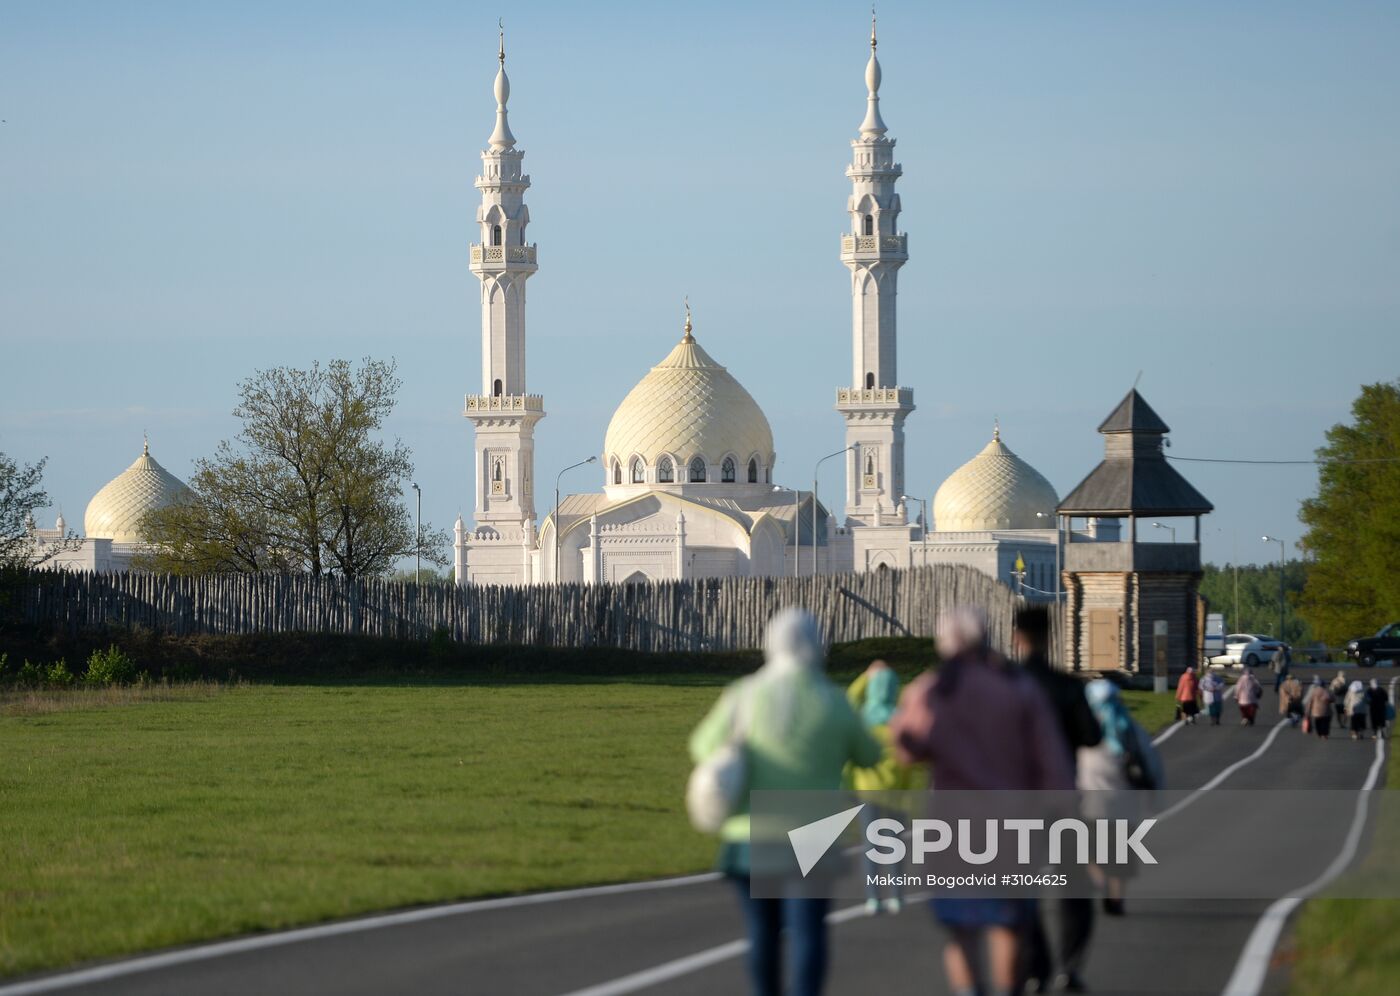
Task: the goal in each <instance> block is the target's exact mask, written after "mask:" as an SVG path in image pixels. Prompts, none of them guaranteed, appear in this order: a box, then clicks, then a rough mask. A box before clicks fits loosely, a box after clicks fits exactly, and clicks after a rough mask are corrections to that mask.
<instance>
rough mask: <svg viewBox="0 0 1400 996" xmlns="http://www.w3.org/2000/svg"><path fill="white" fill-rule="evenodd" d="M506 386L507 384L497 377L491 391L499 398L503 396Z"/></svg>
mask: <svg viewBox="0 0 1400 996" xmlns="http://www.w3.org/2000/svg"><path fill="white" fill-rule="evenodd" d="M504 386H505V385H503V384H502V383H501V379H500V378H499V377H497V378H496V382H495V383H494V384H492V385H491V393H492V394H494V395H495V396H496V397H498V398H499V397H500V396H501V391H502V389H503V388H504Z"/></svg>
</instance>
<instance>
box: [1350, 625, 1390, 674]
mask: <svg viewBox="0 0 1400 996" xmlns="http://www.w3.org/2000/svg"><path fill="white" fill-rule="evenodd" d="M1347 656H1348V657H1350V658H1351V659H1352V660H1354V661H1356V663H1357V664H1359V665H1360V666H1361V667H1375V666H1376V661H1385V660H1391V661H1393V660H1395V659H1396V658H1400V623H1390V624H1389V625H1388V626H1382V627H1381V628H1380V632H1378V633H1377V634H1376V635H1375V636H1363V637H1361V638H1360V639H1359V640H1352V641H1351V642H1350V643H1348V644H1347Z"/></svg>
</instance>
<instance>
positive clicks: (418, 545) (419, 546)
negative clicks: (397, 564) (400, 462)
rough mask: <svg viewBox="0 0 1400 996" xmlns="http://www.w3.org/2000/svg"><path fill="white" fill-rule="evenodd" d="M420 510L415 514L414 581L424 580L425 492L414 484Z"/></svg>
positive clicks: (420, 581)
mask: <svg viewBox="0 0 1400 996" xmlns="http://www.w3.org/2000/svg"><path fill="white" fill-rule="evenodd" d="M413 494H414V496H415V497H416V498H417V505H418V510H417V511H416V512H415V513H414V516H413V583H414V584H422V582H423V492H422V490H421V489H419V487H418V485H416V484H415V485H414V486H413Z"/></svg>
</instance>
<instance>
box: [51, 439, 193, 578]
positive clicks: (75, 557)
mask: <svg viewBox="0 0 1400 996" xmlns="http://www.w3.org/2000/svg"><path fill="white" fill-rule="evenodd" d="M187 490H188V488H186V486H185V483H184V482H183V481H181V480H180V479H179V478H178V477H176V476H175V475H174V474H172V473H170V471H168V470H166V469H165V468H164V467H162V466H161V465H160V464H159V463H157V462H156V458H155V457H153V456H151V446H150V443H149V442H147V443H144V444H143V445H142V447H141V455H140V456H139V457H137V458H136V461H135V462H134V463H133V464H132V465H131V466H130V467H128V468H126V470H124V471H122V472H121V473H120V474H118V475H117V476H116V477H114V478H112V480H110V481H108V482H107V483H106V484H104V485H103V486H102V488H101V489H100V490H99V491H98V492H97V494H95V495H93V496H92V500H91V501H90V502H88V506H87V512H86V513H85V514H84V515H83V533H84V535H83V536H81V537H76V538H75V537H74V536H70V534H69V529H68V523H67V522H66V521H65V520H64V518H63V513H62V512H61V511H60V512H59V513H58V518H57V520H56V521H55V522H54V527H53V528H52V529H33V530H32V534H33V537H34V542H35V545H36V547H37V552H38V554H39V556H40V559H41V561H42V564H43V566H44V567H49V568H55V569H58V570H65V571H95V572H107V571H126V570H130V569H131V562H132V559H133V558H135V557H136V556H138V555H139V554H141V553H143V552H145V551H146V550H147V549H148V546H147V544H146V543H145V542H143V540H142V538H141V520H142V519H143V518H144V517H145V515H146V513H147V512H150V511H153V510H155V509H158V508H164V507H165V506H167V505H169V504H171V503H173V502H175V501H177V500H178V499H179V498H180V497H181V496H182V495H183V494H184V493H185V492H186V491H187Z"/></svg>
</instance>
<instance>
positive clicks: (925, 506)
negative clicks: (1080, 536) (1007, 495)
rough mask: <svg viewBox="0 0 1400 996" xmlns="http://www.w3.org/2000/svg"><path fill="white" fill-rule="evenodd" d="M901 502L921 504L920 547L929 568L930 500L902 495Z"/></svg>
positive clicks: (925, 564)
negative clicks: (921, 532) (921, 529)
mask: <svg viewBox="0 0 1400 996" xmlns="http://www.w3.org/2000/svg"><path fill="white" fill-rule="evenodd" d="M899 500H900V501H916V502H918V503H919V508H920V510H921V511H920V513H919V514H920V516H921V518H922V520H923V527H924V528H923V538H922V540H921V543H920V545H921V546H922V547H923V550H922V555H923V561H924V566H925V567H927V566H928V499H927V498H915V497H914V496H913V495H900V496H899ZM1036 514H1037V515H1038V514H1039V513H1036Z"/></svg>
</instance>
